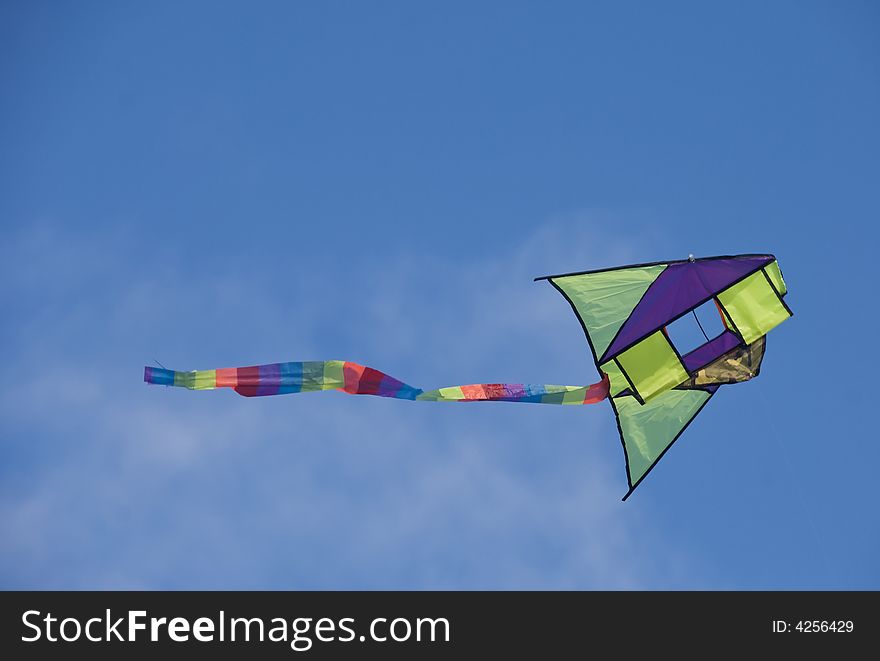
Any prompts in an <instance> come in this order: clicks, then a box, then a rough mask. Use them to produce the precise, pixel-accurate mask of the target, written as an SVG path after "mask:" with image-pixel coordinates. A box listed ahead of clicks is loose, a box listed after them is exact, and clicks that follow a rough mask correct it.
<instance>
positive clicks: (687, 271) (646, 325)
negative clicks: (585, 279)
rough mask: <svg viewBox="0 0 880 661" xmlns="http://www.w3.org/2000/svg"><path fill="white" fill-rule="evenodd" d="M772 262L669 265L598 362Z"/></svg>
mask: <svg viewBox="0 0 880 661" xmlns="http://www.w3.org/2000/svg"><path fill="white" fill-rule="evenodd" d="M773 259H774V257H773V256H772V255H766V256H759V257H731V258H721V259H711V260H709V259H707V260H705V261H695V262H680V263H678V264H670V265H669V266H668V267H666V269H665V270H664V271H663V273H661V274H660V275H659V276H658V277H657V279H656V280H655V281H654V282H652V283H651V286H650V287H648V290H647V291H646V292H645V295H644V296H642V300H641V301H639V304H638V305H637V306H636V307H635V309H633V311H632V313H631V314H630V316H629V318H628V319H627V320H626V322H624V324H623V326H621V328H620V330H619V331H618V333H617V336H616V337H615V338H614V341H613V342H612V343H611V345H610V346H609V347H608V349H607V350H606V351H605V354H604V355H603V356H602V358H600V359H599V362H600V363H604V362H605V361H606V360H609V359H611V358H613V357H614V356H616V355H617V354H618V353H620V352H621V351H623V350H625V349H627V348H629V347H630V346H631V345H632V344H634V343H636V342H637V341H639V340H640V339H642V338H643V337H646V336H648V335H650V334H651V333H653V332H654V331H656V330H658V329H660V328H662V327H663V326H665V325H666V324H668V323H669V322H671V321H672V320H673V319H675V318H676V317H678V316H679V315H681V314H683V313H684V312H687V311H688V310H690V309H692V308H695V307H696V306H698V305H699V304H700V303H701V302H702V301H705V300H708V299H709V298H711V297H712V296H714V295H715V294H717V293H718V292H720V291H722V290H724V289H726V288H727V287H729V286H730V285H731V284H732V283H734V282H736V281H737V280H739V279H740V278H743V277H745V276H747V275H748V274H750V273H753V272H755V271H757V270H758V269H760V268H761V267H762V266H765V265H766V264H769V263H770V262H772V261H773Z"/></svg>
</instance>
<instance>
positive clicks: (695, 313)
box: [691, 308, 709, 342]
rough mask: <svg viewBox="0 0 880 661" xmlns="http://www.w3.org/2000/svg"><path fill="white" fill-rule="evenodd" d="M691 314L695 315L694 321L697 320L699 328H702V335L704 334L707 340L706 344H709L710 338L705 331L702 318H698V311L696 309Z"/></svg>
mask: <svg viewBox="0 0 880 661" xmlns="http://www.w3.org/2000/svg"><path fill="white" fill-rule="evenodd" d="M691 314H693V315H694V319H696V320H697V326H699V327H700V331H702V333H703V337H705V338H706V342H708V341H709V336H708V335H706V331H704V330H703V324H701V323H700V318H699V317H698V316H697V310H696V308H694V309H693V310H691Z"/></svg>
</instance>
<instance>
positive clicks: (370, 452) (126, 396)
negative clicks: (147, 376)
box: [0, 217, 695, 588]
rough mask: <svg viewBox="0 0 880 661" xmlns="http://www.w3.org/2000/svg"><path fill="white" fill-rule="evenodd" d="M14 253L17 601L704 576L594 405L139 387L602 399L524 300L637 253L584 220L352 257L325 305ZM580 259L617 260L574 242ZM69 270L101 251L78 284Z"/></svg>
mask: <svg viewBox="0 0 880 661" xmlns="http://www.w3.org/2000/svg"><path fill="white" fill-rule="evenodd" d="M12 241H13V242H14V249H13V250H11V251H10V252H11V253H12V254H13V255H18V257H14V258H12V259H11V260H9V261H7V263H6V265H5V267H4V268H3V275H4V276H6V279H5V283H4V284H3V285H2V289H0V297H2V300H4V301H6V302H8V303H9V304H10V305H12V306H14V307H15V311H16V316H15V318H14V321H10V320H7V321H6V322H5V324H6V326H7V327H6V328H5V329H4V336H7V337H8V338H9V342H8V343H7V345H6V347H5V349H4V350H3V351H4V362H5V364H6V365H7V370H8V372H7V373H8V374H13V375H15V378H14V379H7V380H6V381H5V382H4V383H3V384H2V385H0V392H2V400H0V402H2V403H0V412H2V420H3V422H2V430H3V437H4V439H5V440H4V442H3V454H4V457H3V459H4V465H6V466H7V469H6V470H7V472H10V473H11V472H13V471H15V476H14V479H10V480H7V481H6V482H7V486H6V487H5V488H4V489H3V491H2V493H0V496H2V497H0V517H2V518H0V528H2V535H0V537H2V540H0V581H2V584H3V585H4V587H26V588H86V587H126V588H200V587H201V588H223V587H229V588H237V587H254V588H285V587H286V588H297V587H311V588H592V587H609V588H628V587H653V586H664V585H668V584H670V583H674V581H676V580H681V581H690V580H695V579H694V577H692V576H691V577H687V576H686V575H685V573H684V570H683V567H685V566H686V565H687V562H686V561H685V560H684V558H685V557H686V556H684V555H683V553H684V552H683V550H681V549H676V548H674V547H671V546H669V545H668V544H666V543H664V542H662V541H661V539H662V536H661V535H659V534H658V533H657V531H652V530H651V526H650V524H649V522H647V521H646V520H644V517H643V516H641V515H640V514H639V510H638V509H637V508H635V507H632V506H630V505H622V504H621V503H620V501H619V498H620V496H621V494H622V493H623V491H624V490H625V484H624V476H623V469H622V457H621V456H619V453H620V449H619V444H618V443H617V441H616V433H615V431H614V428H613V423H612V420H611V415H610V412H609V411H608V410H607V407H605V406H604V405H603V406H599V407H588V408H584V409H579V408H577V409H576V408H573V407H541V406H528V405H519V406H518V405H510V404H499V405H485V406H469V405H432V404H424V403H407V402H396V401H386V400H379V399H375V398H354V397H349V396H345V395H343V394H341V393H323V394H309V395H301V396H296V397H294V396H291V397H276V398H266V399H260V400H246V399H242V398H238V397H237V396H235V395H234V394H232V393H229V392H209V393H204V392H196V393H192V392H185V391H176V390H173V389H164V388H151V387H148V386H146V385H144V384H143V383H141V382H140V369H141V365H142V364H143V363H141V362H140V361H147V362H149V360H150V359H152V358H154V357H155V358H160V359H162V360H163V362H165V361H166V359H167V361H168V363H167V364H168V366H169V367H176V368H181V369H188V368H192V367H200V368H206V367H214V366H221V365H218V364H217V363H216V361H217V360H221V359H222V358H226V357H228V356H235V357H236V358H237V359H236V360H231V361H229V362H226V363H223V364H227V365H234V364H246V363H249V362H270V361H275V360H294V359H313V358H347V359H352V360H359V361H362V362H369V363H373V364H374V366H375V367H377V368H379V369H384V370H386V371H388V372H390V373H392V374H394V375H395V376H398V377H399V378H402V379H404V380H407V381H409V382H410V383H412V384H413V385H416V386H421V387H435V386H439V385H449V384H452V383H461V382H476V381H491V380H514V381H517V380H530V381H536V382H567V383H587V382H590V381H591V380H592V379H593V378H594V377H595V371H594V368H592V366H591V364H590V360H589V357H588V353H589V352H588V350H587V348H586V346H585V342H584V340H583V337H582V334H581V331H580V329H579V326H578V323H577V321H576V320H575V319H574V318H573V317H572V315H571V313H570V310H569V309H568V306H567V305H566V304H565V302H564V301H562V300H561V299H560V298H559V297H558V295H557V294H556V293H555V292H554V291H553V290H552V289H551V288H550V287H548V286H547V285H546V283H537V284H533V283H531V282H530V279H531V277H533V276H534V275H543V274H545V273H547V272H548V271H553V272H558V271H567V270H573V269H577V268H583V267H585V266H592V265H597V266H598V265H602V264H611V263H614V262H617V261H625V260H626V259H628V258H629V257H630V255H628V254H627V251H626V249H625V248H623V247H620V246H617V247H615V246H611V247H610V248H609V247H608V244H607V241H606V240H604V237H602V236H601V235H600V234H599V233H597V230H596V229H595V225H594V224H593V223H592V222H590V220H589V219H588V218H586V217H571V218H562V219H557V220H555V221H553V222H550V223H547V224H546V225H545V226H543V227H542V228H541V229H540V230H538V231H537V232H536V233H535V235H534V236H532V237H529V238H527V239H526V240H524V241H523V243H522V244H521V245H520V246H519V247H518V248H517V249H516V250H514V251H513V252H512V253H510V254H495V255H490V256H486V258H485V259H484V260H482V261H481V262H480V263H473V264H470V263H461V262H457V261H454V260H450V261H444V260H440V259H437V258H436V257H431V256H424V255H420V256H389V259H388V261H387V265H386V267H385V268H384V269H383V270H382V271H380V272H373V271H367V270H366V269H361V268H360V267H362V266H363V265H359V264H353V265H351V269H352V272H347V273H338V274H335V275H327V276H324V278H323V279H322V284H321V285H320V286H317V287H313V288H312V289H311V291H312V292H313V293H312V294H309V291H310V289H309V288H307V287H306V286H305V283H299V284H295V283H294V284H291V283H285V286H284V291H283V293H282V292H281V291H280V290H279V289H278V288H277V287H273V286H272V285H271V283H267V282H264V281H260V280H259V279H257V278H255V277H252V276H250V275H249V274H247V273H242V272H238V271H235V270H232V271H229V272H227V273H219V274H215V273H207V272H206V273H199V272H191V271H189V270H187V268H186V260H185V259H183V258H182V257H179V256H174V255H172V256H170V257H169V256H165V257H163V258H162V259H160V260H158V261H153V262H152V263H151V264H150V268H143V265H142V262H139V261H138V254H137V250H136V241H135V238H134V237H133V236H132V235H131V234H130V233H125V232H120V234H119V235H116V236H113V237H100V238H99V237H89V238H82V237H75V236H72V235H70V234H68V233H65V232H63V231H61V230H59V229H57V228H52V227H51V226H49V225H44V226H43V227H42V228H41V229H39V230H38V231H35V232H32V233H29V234H28V235H24V236H19V237H16V238H13V239H12ZM590 245H594V246H602V247H601V249H600V248H598V247H597V248H594V249H592V250H590V251H589V254H583V249H582V248H579V247H578V246H590ZM71 255H78V256H83V255H91V257H90V258H89V259H87V260H86V262H87V263H86V265H84V266H83V265H82V264H80V261H79V259H80V258H76V259H75V258H72V257H71ZM98 256H105V257H103V258H101V259H98ZM353 275H357V277H353ZM328 333H330V335H328ZM336 343H338V345H339V348H338V349H337V347H335V346H334V344H336ZM346 350H352V351H356V352H357V353H358V355H350V354H348V353H346ZM151 352H154V353H155V354H156V355H153V354H152V353H151ZM294 352H296V355H295V353H294ZM299 352H302V353H299ZM175 359H179V360H180V361H181V362H182V363H183V364H181V363H178V362H175ZM200 361H205V362H200ZM209 361H210V362H209Z"/></svg>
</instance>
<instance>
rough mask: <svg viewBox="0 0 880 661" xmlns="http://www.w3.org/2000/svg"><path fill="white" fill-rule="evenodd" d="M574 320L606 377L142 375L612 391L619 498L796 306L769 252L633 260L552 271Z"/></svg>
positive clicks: (406, 394) (265, 386) (333, 370)
mask: <svg viewBox="0 0 880 661" xmlns="http://www.w3.org/2000/svg"><path fill="white" fill-rule="evenodd" d="M536 280H549V281H550V283H551V284H552V285H553V286H554V287H555V288H556V289H557V290H558V291H559V292H560V293H561V294H562V295H563V296H564V297H565V299H566V300H567V301H568V302H569V304H570V305H571V308H572V310H574V312H575V314H576V315H577V316H578V318H579V319H580V321H581V326H582V327H583V329H584V334H585V335H586V337H587V342H588V343H589V345H590V350H591V351H592V354H593V360H594V362H595V364H596V368H597V369H598V370H599V373H600V374H601V375H602V380H601V381H599V382H598V383H595V384H593V385H590V386H556V385H534V384H531V385H530V384H519V383H480V384H474V385H464V386H451V387H447V388H439V389H436V390H421V389H420V388H414V387H413V386H410V385H407V384H406V383H403V382H402V381H398V380H397V379H395V378H393V377H391V376H388V375H387V374H385V373H383V372H380V371H378V370H375V369H372V368H370V367H364V366H363V365H359V364H357V363H352V362H348V361H341V360H328V361H312V362H290V363H272V364H270V365H257V366H254V367H233V368H228V369H216V370H200V371H192V372H178V371H174V370H168V369H165V368H157V367H149V366H148V367H145V368H144V381H146V382H147V383H153V384H159V385H166V386H180V387H183V388H189V389H191V390H212V389H214V388H232V389H234V390H235V391H236V392H237V393H238V394H240V395H244V396H246V397H260V396H263V395H281V394H286V393H298V392H313V391H318V390H342V391H344V392H347V393H350V394H353V395H376V396H379V397H393V398H397V399H409V400H416V401H429V402H473V401H501V402H532V403H539V404H595V403H597V402H600V401H602V400H604V399H608V400H609V401H610V402H611V407H612V409H613V410H614V415H615V417H616V418H617V427H618V430H619V432H620V440H621V442H622V443H623V449H624V455H625V457H626V472H627V480H628V483H629V491H628V492H627V494H626V495H625V496H624V497H623V499H624V500H626V499H627V498H628V497H629V495H630V494H631V493H632V492H633V490H634V489H635V488H636V487H637V486H638V485H639V484H640V483H641V481H642V480H643V479H644V478H645V476H646V475H647V474H648V472H650V470H651V469H652V468H653V467H654V466H655V465H656V464H657V462H658V461H659V460H660V458H661V457H662V456H663V455H664V454H665V452H666V451H667V450H668V449H669V447H670V446H671V445H672V444H673V443H674V442H675V441H676V439H678V437H679V436H680V435H681V434H682V432H684V430H685V429H686V428H687V426H688V425H689V424H690V423H691V421H692V420H693V419H694V418H695V417H696V415H697V414H698V413H699V412H700V411H701V410H702V409H703V407H704V406H705V405H706V404H707V403H708V401H709V399H711V397H712V395H714V394H715V392H716V391H717V390H718V388H719V387H720V386H722V385H725V384H732V383H740V382H742V381H748V380H749V379H752V378H754V377H756V376H757V375H758V372H759V369H760V366H761V360H762V358H763V357H764V346H765V335H766V333H767V332H768V331H770V330H771V329H772V328H775V327H776V326H778V325H779V324H780V323H782V322H783V321H785V320H786V319H788V318H789V317H790V316H791V314H792V313H791V310H790V309H789V308H788V306H787V305H786V304H785V301H784V300H783V297H784V296H785V294H786V286H785V282H784V280H783V279H782V272H781V271H780V269H779V265H778V264H777V262H776V258H775V257H774V256H773V255H737V256H733V257H706V258H702V259H694V258H692V257H691V258H689V259H687V260H680V261H669V262H656V263H651V264H636V265H631V266H621V267H617V268H611V269H603V270H598V271H582V272H579V273H566V274H563V275H550V276H544V277H543V278H536ZM706 303H712V304H714V308H715V310H717V315H718V317H720V321H721V324H719V327H720V328H721V330H720V332H719V333H718V334H716V335H715V336H714V337H711V338H710V337H709V336H708V335H706V334H705V331H703V335H704V337H705V340H706V341H705V342H702V343H700V345H699V346H696V347H693V348H690V350H688V351H685V352H683V351H681V350H680V347H679V348H677V347H676V343H675V341H674V339H673V338H671V337H670V333H669V330H668V327H669V326H671V325H672V324H674V323H675V322H676V321H677V320H679V319H681V318H683V317H684V316H685V315H688V314H693V316H694V319H695V320H696V322H697V324H699V327H700V330H701V331H702V330H703V327H702V325H701V324H700V322H699V317H698V316H697V313H696V310H697V308H701V306H704V304H706Z"/></svg>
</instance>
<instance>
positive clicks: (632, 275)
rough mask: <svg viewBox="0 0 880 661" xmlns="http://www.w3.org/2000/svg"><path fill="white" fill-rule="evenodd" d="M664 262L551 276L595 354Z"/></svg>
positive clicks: (616, 328) (602, 350)
mask: <svg viewBox="0 0 880 661" xmlns="http://www.w3.org/2000/svg"><path fill="white" fill-rule="evenodd" d="M665 268H666V264H658V265H656V266H643V267H639V268H630V269H615V270H611V271H600V272H598V273H584V274H582V275H569V276H559V277H555V278H551V282H553V284H555V285H556V286H557V287H559V288H560V289H561V290H562V292H563V293H564V294H565V296H566V297H567V298H568V300H569V301H571V303H572V305H573V306H574V308H575V311H576V312H577V314H578V316H579V317H580V318H581V321H582V322H583V324H584V328H586V330H587V333H589V335H590V341H591V342H592V343H593V349H594V350H595V351H596V356H597V357H598V356H601V355H602V354H603V353H605V350H606V349H607V348H608V345H610V344H611V341H612V340H613V339H614V336H615V335H616V334H617V331H618V330H620V327H621V326H622V325H623V322H625V321H626V320H627V318H629V316H630V314H631V313H632V311H633V309H634V308H635V307H636V305H638V304H639V301H640V300H641V298H642V296H643V295H644V293H645V292H646V291H647V290H648V287H650V286H651V283H652V282H654V280H656V279H657V276H659V275H660V274H661V273H663V270H664V269H665Z"/></svg>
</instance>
